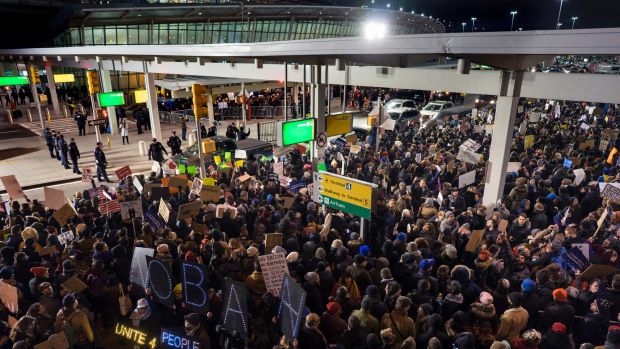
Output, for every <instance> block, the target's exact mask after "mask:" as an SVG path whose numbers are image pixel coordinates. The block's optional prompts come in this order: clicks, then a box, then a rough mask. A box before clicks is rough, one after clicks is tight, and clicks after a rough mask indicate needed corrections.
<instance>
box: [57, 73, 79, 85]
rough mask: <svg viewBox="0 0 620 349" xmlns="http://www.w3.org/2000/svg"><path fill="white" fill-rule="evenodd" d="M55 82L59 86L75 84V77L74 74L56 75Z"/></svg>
mask: <svg viewBox="0 0 620 349" xmlns="http://www.w3.org/2000/svg"><path fill="white" fill-rule="evenodd" d="M54 82H55V83H57V84H59V83H61V82H75V75H73V74H54Z"/></svg>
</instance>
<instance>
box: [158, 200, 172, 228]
mask: <svg viewBox="0 0 620 349" xmlns="http://www.w3.org/2000/svg"><path fill="white" fill-rule="evenodd" d="M157 213H159V216H160V217H161V218H162V219H163V220H164V222H166V223H167V222H168V221H169V220H170V208H168V204H166V202H165V201H164V199H161V200H159V209H158V210H157Z"/></svg>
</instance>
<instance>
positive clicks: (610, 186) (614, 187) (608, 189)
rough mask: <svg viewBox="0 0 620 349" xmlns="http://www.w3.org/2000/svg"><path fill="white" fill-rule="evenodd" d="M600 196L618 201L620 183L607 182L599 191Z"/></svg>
mask: <svg viewBox="0 0 620 349" xmlns="http://www.w3.org/2000/svg"><path fill="white" fill-rule="evenodd" d="M601 196H602V197H603V198H605V199H608V200H612V201H618V200H619V199H620V184H619V183H607V185H606V186H605V189H603V191H602V192H601Z"/></svg>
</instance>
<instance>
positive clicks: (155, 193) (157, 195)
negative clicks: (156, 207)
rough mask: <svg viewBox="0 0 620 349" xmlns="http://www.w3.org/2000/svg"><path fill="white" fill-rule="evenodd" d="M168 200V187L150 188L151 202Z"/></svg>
mask: <svg viewBox="0 0 620 349" xmlns="http://www.w3.org/2000/svg"><path fill="white" fill-rule="evenodd" d="M162 199H163V200H168V199H170V188H168V187H152V188H151V200H152V201H158V200H162Z"/></svg>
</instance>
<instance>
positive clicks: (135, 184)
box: [133, 176, 144, 194]
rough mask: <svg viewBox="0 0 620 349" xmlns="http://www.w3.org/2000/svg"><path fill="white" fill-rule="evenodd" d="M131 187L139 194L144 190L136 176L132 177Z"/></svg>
mask: <svg viewBox="0 0 620 349" xmlns="http://www.w3.org/2000/svg"><path fill="white" fill-rule="evenodd" d="M133 187H134V188H136V190H137V191H138V193H140V194H142V192H143V191H144V187H143V186H142V182H140V179H139V178H138V177H137V176H136V177H134V178H133Z"/></svg>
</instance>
